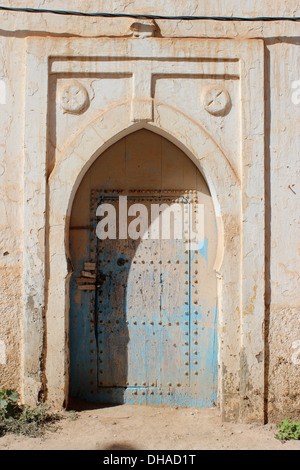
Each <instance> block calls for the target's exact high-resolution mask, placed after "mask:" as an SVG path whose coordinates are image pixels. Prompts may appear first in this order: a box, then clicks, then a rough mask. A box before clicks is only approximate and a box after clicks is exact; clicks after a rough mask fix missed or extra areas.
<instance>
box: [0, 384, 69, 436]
mask: <svg viewBox="0 0 300 470" xmlns="http://www.w3.org/2000/svg"><path fill="white" fill-rule="evenodd" d="M61 418H62V417H61V416H60V415H59V414H58V413H53V412H51V411H50V410H49V408H48V407H47V406H45V405H44V404H39V405H37V406H36V407H35V408H31V407H30V406H28V405H22V404H21V403H20V397H19V394H18V393H17V392H16V391H15V390H7V389H2V390H0V436H3V435H4V434H6V433H8V432H11V433H14V434H23V435H25V436H30V437H38V436H41V435H42V434H43V433H44V432H45V431H54V430H56V429H57V427H56V426H55V423H56V422H57V421H58V420H60V419H61Z"/></svg>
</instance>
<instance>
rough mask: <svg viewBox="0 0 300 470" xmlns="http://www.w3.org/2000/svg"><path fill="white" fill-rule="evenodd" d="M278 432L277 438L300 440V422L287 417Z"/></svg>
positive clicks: (283, 440) (281, 439)
mask: <svg viewBox="0 0 300 470" xmlns="http://www.w3.org/2000/svg"><path fill="white" fill-rule="evenodd" d="M278 431H279V432H278V433H277V434H276V435H275V437H276V439H279V440H280V441H282V442H285V441H288V440H290V439H295V440H299V439H300V423H296V422H295V421H291V420H289V419H285V420H283V421H282V423H281V424H280V425H279V426H278Z"/></svg>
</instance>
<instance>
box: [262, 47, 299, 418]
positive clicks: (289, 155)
mask: <svg viewBox="0 0 300 470" xmlns="http://www.w3.org/2000/svg"><path fill="white" fill-rule="evenodd" d="M268 50H269V54H270V85H271V87H270V88H271V89H270V124H271V126H270V127H271V132H270V162H271V166H270V190H271V202H270V204H271V210H270V224H271V241H270V289H271V308H270V325H269V332H270V337H269V345H268V349H269V359H270V363H269V365H268V370H269V405H268V408H269V415H270V419H271V420H272V419H274V420H275V419H276V420H280V419H281V418H284V417H287V416H295V415H298V417H299V415H300V360H299V358H300V353H299V350H300V343H299V339H300V289H299V285H300V271H299V255H300V244H299V240H300V237H299V215H300V209H299V191H300V187H299V181H300V154H299V149H300V137H299V119H300V102H299V101H300V100H299V95H298V100H297V96H296V89H295V88H293V82H295V81H297V80H299V78H300V76H299V70H300V67H299V66H300V53H299V41H298V42H295V43H294V44H293V43H292V44H286V43H283V44H282V43H280V42H279V43H277V44H270V45H269V47H268ZM297 101H298V104H297ZM297 351H298V354H297Z"/></svg>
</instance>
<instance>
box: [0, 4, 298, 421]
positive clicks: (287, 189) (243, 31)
mask: <svg viewBox="0 0 300 470" xmlns="http://www.w3.org/2000/svg"><path fill="white" fill-rule="evenodd" d="M9 4H10V2H9V1H3V2H2V5H9ZM121 4H122V5H121ZM14 6H20V7H24V6H31V7H32V6H33V5H32V2H29V1H23V0H22V1H21V0H16V1H15V2H14ZM34 6H35V7H40V8H54V9H55V8H57V9H66V10H67V9H69V8H70V7H69V5H68V2H64V1H58V0H57V1H55V0H53V1H50V0H49V1H47V2H44V1H36V2H34ZM74 8H75V7H74ZM72 9H73V7H72ZM76 9H77V10H80V9H82V10H85V11H115V12H117V11H121V12H127V13H129V12H135V13H145V12H147V13H159V14H168V15H176V14H177V15H179V14H184V15H189V14H190V15H224V16H226V15H234V16H247V15H254V16H284V15H285V16H299V9H298V11H297V8H296V7H295V4H292V3H291V2H289V1H285V2H282V1H277V2H264V5H263V7H262V5H261V2H258V1H252V2H250V1H249V2H246V3H243V4H241V3H240V2H237V1H231V2H222V1H220V2H215V1H214V2H205V4H202V2H201V5H200V2H198V1H193V2H188V4H187V2H179V1H178V2H171V1H167V2H163V3H162V2H161V1H154V2H151V4H150V2H148V1H146V0H143V1H133V2H132V1H126V2H118V1H113V0H111V1H108V0H106V1H101V2H99V1H97V2H96V1H92V2H89V3H88V5H87V3H86V2H78V4H77V5H76ZM131 24H132V20H130V19H96V18H76V17H71V18H68V17H62V16H51V15H30V14H22V13H1V12H0V45H1V46H0V47H1V49H0V79H1V80H3V82H4V83H5V86H6V101H5V103H2V102H1V103H0V135H1V138H0V225H1V230H0V273H1V274H0V276H1V278H0V387H1V386H6V387H16V388H17V389H18V390H20V381H21V359H22V358H21V346H22V324H23V321H24V319H23V305H22V290H23V287H22V265H23V263H22V251H23V208H24V204H26V201H24V203H23V181H24V179H23V158H24V148H23V135H24V122H25V108H24V102H25V55H24V50H25V39H26V37H27V36H47V35H55V36H57V35H59V36H64V35H66V36H68V37H69V41H70V43H71V39H70V36H83V37H99V36H125V37H126V36H130V35H131V34H132V31H131V30H130V25H131ZM157 24H158V26H159V28H160V33H161V35H162V36H164V37H170V38H174V37H210V38H224V37H225V38H237V39H247V38H263V39H265V58H266V66H265V74H266V75H265V98H266V110H265V111H266V122H265V131H266V134H265V149H266V157H265V170H266V176H265V183H266V194H267V196H268V197H267V200H266V247H267V250H266V256H267V263H266V266H267V269H266V272H267V276H266V286H267V298H266V300H267V307H268V305H269V306H270V308H267V312H266V318H267V322H266V325H265V333H266V352H267V360H266V364H265V374H266V392H265V398H268V403H267V407H266V412H268V414H269V419H270V420H273V421H276V420H279V419H281V418H282V417H286V416H296V415H297V414H299V410H300V403H299V396H300V390H299V383H300V364H299V362H300V361H299V355H298V356H297V351H298V350H299V349H300V347H299V340H300V308H299V303H300V299H299V297H300V295H299V254H300V247H299V228H298V227H297V224H299V212H300V209H299V198H298V194H299V187H298V186H299V173H298V174H297V171H298V172H299V148H300V145H299V114H300V104H299V103H298V104H297V103H295V102H293V100H292V94H293V93H294V92H295V89H293V88H292V83H293V81H297V80H299V79H300V76H299V56H300V55H299V32H300V28H299V24H297V23H291V22H270V23H269V22H265V23H264V22H258V23H254V22H253V23H252V22H250V23H242V22H231V23H226V22H213V21H204V22H200V21H195V22H192V21H186V22H185V21H179V22H174V21H166V20H159V21H157ZM41 54H42V55H43V51H42V50H41ZM173 91H175V92H176V90H171V89H170V88H168V85H167V86H165V85H164V84H163V82H160V83H159V86H158V88H157V93H158V95H160V96H166V97H168V94H169V100H168V101H170V100H172V93H173ZM187 93H189V94H191V93H192V90H189V89H188V90H187ZM298 97H299V95H298ZM175 104H176V106H178V107H179V109H180V105H181V103H180V102H178V99H177V102H176V103H175ZM191 112H192V113H193V112H194V113H195V111H192V110H191ZM200 117H201V116H200ZM50 118H51V116H50ZM195 118H199V116H195ZM232 119H234V118H233V117H232ZM211 125H212V126H213V125H214V123H213V119H212V120H211ZM207 126H209V123H207ZM232 126H236V123H235V122H234V121H232ZM207 130H208V131H209V132H213V131H212V128H207ZM33 132H34V126H33ZM214 135H215V138H216V140H217V141H218V139H219V142H221V141H222V142H223V145H224V147H225V150H226V151H227V150H228V151H229V152H230V151H231V152H232V155H231V157H232V161H233V162H234V158H235V157H236V153H235V149H238V147H239V142H238V140H237V139H236V135H237V133H236V132H235V133H234V134H233V136H232V141H230V138H228V133H225V132H223V130H222V129H221V128H220V129H218V130H217V131H216V132H215V134H214ZM225 135H226V136H227V137H224V136H225ZM223 137H224V139H225V140H224V139H223ZM226 139H228V140H227V141H226ZM236 171H237V172H239V171H240V169H239V168H238V161H237V167H236ZM25 178H26V175H25ZM43 243H44V239H43V235H42V236H41V237H40V244H41V246H43ZM297 342H298V343H297ZM260 360H261V357H259V358H257V361H260ZM39 373H40V370H38V369H36V367H35V366H34V367H33V369H32V374H33V376H35V375H39ZM245 374H246V371H245ZM252 387H253V388H254V395H255V384H252ZM245 397H246V398H245V400H247V395H245ZM253 400H254V399H253ZM254 401H255V400H254Z"/></svg>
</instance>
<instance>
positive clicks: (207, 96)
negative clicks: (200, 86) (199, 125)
mask: <svg viewBox="0 0 300 470" xmlns="http://www.w3.org/2000/svg"><path fill="white" fill-rule="evenodd" d="M201 101H202V105H203V107H204V109H205V110H206V111H207V112H208V113H209V114H212V115H213V116H225V115H226V114H228V112H229V111H230V108H231V99H230V95H229V93H228V91H227V90H226V88H225V87H223V86H220V85H209V86H207V87H205V88H204V90H203V92H202V95H201Z"/></svg>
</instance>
